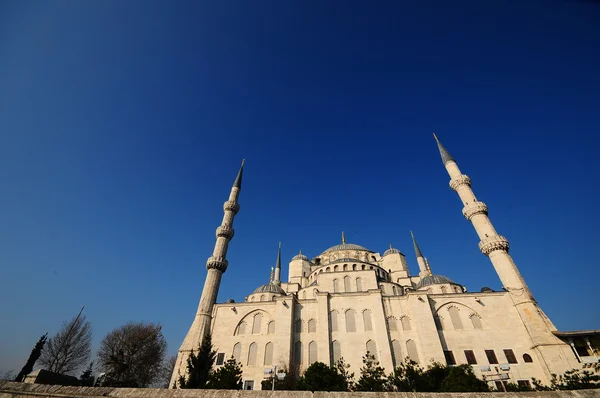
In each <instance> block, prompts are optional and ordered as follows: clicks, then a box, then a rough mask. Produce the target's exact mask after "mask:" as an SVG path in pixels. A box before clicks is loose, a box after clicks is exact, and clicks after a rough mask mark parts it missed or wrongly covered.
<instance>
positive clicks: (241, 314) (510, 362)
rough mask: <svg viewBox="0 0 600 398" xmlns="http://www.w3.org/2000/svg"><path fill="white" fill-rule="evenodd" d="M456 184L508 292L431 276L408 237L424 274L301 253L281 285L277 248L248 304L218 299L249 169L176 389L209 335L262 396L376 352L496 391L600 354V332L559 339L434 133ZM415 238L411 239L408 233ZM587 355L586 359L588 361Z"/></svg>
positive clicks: (388, 364)
mask: <svg viewBox="0 0 600 398" xmlns="http://www.w3.org/2000/svg"><path fill="white" fill-rule="evenodd" d="M435 139H436V141H437V144H438V149H439V151H440V154H441V157H442V162H443V164H444V166H445V168H446V171H447V172H448V174H449V176H450V187H451V188H452V190H454V191H455V192H456V193H457V194H458V196H459V198H460V200H461V202H462V203H463V209H462V212H463V215H464V216H465V218H466V219H467V220H468V221H470V222H471V223H472V224H473V227H474V228H475V231H476V232H477V234H478V236H479V239H480V242H479V250H480V251H481V252H482V253H483V254H484V255H486V256H487V257H489V259H490V261H491V263H492V265H493V266H494V268H495V270H496V272H497V274H498V276H499V278H500V280H501V282H502V285H503V290H502V291H493V290H492V289H489V288H483V289H481V291H478V292H469V291H467V290H466V289H465V287H464V286H462V285H460V283H457V282H454V281H453V280H451V279H449V278H447V277H445V276H442V275H438V274H435V273H434V270H435V266H434V267H433V269H432V267H430V264H429V262H428V261H427V259H426V257H425V256H424V255H423V253H422V251H421V248H420V247H419V245H418V244H417V241H416V239H415V237H414V235H413V236H412V239H413V244H414V251H415V256H416V261H417V263H418V265H419V273H418V275H411V274H410V271H409V268H408V263H407V260H406V257H405V255H404V254H403V253H402V252H400V251H399V250H398V249H395V248H393V247H391V246H390V248H389V249H388V250H386V251H385V252H384V253H383V254H380V253H377V252H375V251H373V250H370V249H368V248H365V247H363V246H360V245H357V244H352V243H347V242H346V240H345V238H344V234H343V233H342V240H341V243H340V244H337V245H334V246H331V247H329V248H328V249H326V250H325V251H323V252H322V253H321V254H319V255H317V256H315V257H313V258H311V259H309V258H308V257H307V256H305V255H304V254H302V253H299V254H298V255H296V256H294V257H293V258H292V259H291V261H290V262H289V265H288V277H287V282H283V281H282V280H281V248H279V251H278V255H277V261H276V264H275V267H274V269H273V270H272V272H271V277H270V280H269V283H266V284H264V285H262V286H260V287H258V288H257V289H255V290H254V291H253V292H252V293H250V294H249V295H248V296H247V297H246V301H245V302H243V303H235V302H232V301H229V302H227V303H222V304H216V297H217V293H218V289H219V284H220V280H221V276H222V274H223V273H224V272H225V270H226V269H227V265H228V264H227V260H226V253H227V247H228V245H229V242H230V241H231V239H232V238H233V235H234V230H233V219H234V216H235V214H237V212H238V210H239V205H238V202H237V200H238V197H239V193H240V190H241V182H242V171H243V163H242V168H240V171H239V173H238V176H237V178H236V180H235V182H234V185H233V187H232V191H231V194H230V196H229V199H228V201H227V202H225V205H224V212H225V215H224V218H223V222H222V224H221V226H219V227H218V228H217V232H216V235H217V242H216V245H215V249H214V252H213V255H212V256H211V257H210V258H209V259H208V261H207V270H208V273H207V278H206V282H205V285H204V289H203V291H202V296H201V299H200V303H199V307H198V311H197V313H196V316H195V319H194V321H193V323H192V326H191V328H190V330H189V332H188V334H187V336H186V338H185V340H184V342H183V344H182V346H181V348H180V350H179V354H178V359H177V364H176V367H175V370H174V372H173V377H172V381H171V384H173V383H174V382H175V381H176V379H177V378H178V376H179V375H181V374H184V373H185V362H186V359H187V357H188V356H189V353H190V352H191V350H192V349H197V347H198V346H199V344H200V343H201V341H202V339H203V338H204V336H206V334H207V333H211V335H212V341H213V344H214V346H215V348H216V349H217V350H218V356H217V364H216V365H217V366H220V365H222V363H223V362H224V360H226V359H227V358H229V357H230V356H232V355H233V356H234V357H235V358H236V359H237V360H238V361H240V362H241V363H242V365H243V372H244V374H243V380H244V388H246V389H260V388H261V381H262V380H263V379H264V378H265V374H266V373H265V372H266V371H267V372H268V371H269V370H272V369H274V368H275V367H276V366H278V367H279V368H282V367H284V368H288V367H289V366H294V367H297V368H298V369H299V370H300V372H301V371H302V370H303V369H306V368H307V367H308V366H309V365H310V364H311V363H313V362H315V361H320V362H324V363H326V364H334V363H336V362H337V360H338V359H340V358H342V357H343V358H344V360H345V362H346V363H348V364H350V366H351V371H353V372H355V374H358V373H359V369H360V367H361V366H362V358H363V356H364V355H365V354H366V353H367V352H369V353H371V354H373V355H375V356H376V358H377V360H378V361H379V362H380V364H381V366H383V367H384V368H385V369H386V372H387V373H391V371H392V370H393V368H394V367H396V366H397V365H398V364H399V363H400V362H402V361H404V360H405V358H407V357H408V358H410V359H412V360H414V361H416V362H418V363H419V364H420V365H421V366H423V367H427V365H429V364H431V363H432V362H440V363H443V364H448V365H454V364H465V363H466V364H471V365H472V366H473V369H474V371H475V373H476V374H477V375H478V377H480V378H482V379H484V380H486V381H487V382H488V383H489V384H490V386H491V387H496V388H498V389H502V385H503V383H506V382H511V383H520V384H528V383H530V382H531V379H532V378H533V377H535V378H536V379H539V380H541V381H542V382H543V383H546V384H547V383H549V379H550V377H551V374H552V373H557V374H562V373H564V372H565V371H566V370H568V369H573V368H581V367H582V365H584V364H586V363H590V362H597V361H598V360H599V359H600V356H599V355H600V350H599V348H600V331H578V332H559V331H557V329H556V327H555V326H554V325H553V324H552V322H551V321H550V319H548V317H547V316H546V315H545V314H544V312H543V311H542V309H541V308H540V307H539V305H538V304H537V302H536V301H535V299H534V298H533V296H532V294H531V292H530V291H529V288H528V287H527V284H526V283H525V281H524V279H523V277H522V276H521V274H520V272H519V270H518V268H517V267H516V265H515V263H514V261H513V259H512V258H511V256H510V254H509V243H508V240H507V239H506V238H504V237H503V236H501V235H499V234H498V232H497V231H496V230H495V229H494V226H493V225H492V223H491V221H490V219H489V218H488V208H487V206H486V205H485V203H483V202H481V201H479V200H478V199H477V198H476V196H475V194H474V193H473V190H472V189H471V180H470V179H469V177H468V176H466V175H464V174H463V173H462V172H461V171H460V169H459V167H458V164H457V162H456V161H455V160H454V159H453V158H452V156H450V154H449V153H448V151H446V149H445V148H444V147H443V146H442V145H441V143H440V142H439V141H438V140H437V137H435ZM411 235H412V232H411ZM586 354H587V355H586Z"/></svg>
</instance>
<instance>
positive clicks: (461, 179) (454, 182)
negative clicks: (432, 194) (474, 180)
mask: <svg viewBox="0 0 600 398" xmlns="http://www.w3.org/2000/svg"><path fill="white" fill-rule="evenodd" d="M461 185H467V186H469V187H470V186H471V179H470V178H469V176H467V175H464V174H461V175H459V176H458V177H456V178H453V179H451V180H450V188H452V190H453V191H456V190H457V189H458V187H460V186H461Z"/></svg>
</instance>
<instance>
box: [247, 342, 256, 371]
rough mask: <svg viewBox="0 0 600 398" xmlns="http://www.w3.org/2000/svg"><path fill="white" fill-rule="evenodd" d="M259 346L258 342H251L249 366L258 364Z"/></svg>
mask: <svg viewBox="0 0 600 398" xmlns="http://www.w3.org/2000/svg"><path fill="white" fill-rule="evenodd" d="M257 349H258V347H257V345H256V343H252V344H250V348H249V349H248V366H256V351H257Z"/></svg>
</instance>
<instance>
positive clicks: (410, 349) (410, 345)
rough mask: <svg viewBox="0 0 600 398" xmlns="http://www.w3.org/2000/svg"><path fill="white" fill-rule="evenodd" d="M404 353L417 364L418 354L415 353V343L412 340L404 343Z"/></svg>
mask: <svg viewBox="0 0 600 398" xmlns="http://www.w3.org/2000/svg"><path fill="white" fill-rule="evenodd" d="M406 352H407V353H408V357H409V358H410V359H411V360H413V361H415V362H416V363H419V353H418V352H417V343H415V341H414V340H407V341H406Z"/></svg>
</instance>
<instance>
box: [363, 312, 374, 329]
mask: <svg viewBox="0 0 600 398" xmlns="http://www.w3.org/2000/svg"><path fill="white" fill-rule="evenodd" d="M362 314H363V325H364V326H365V332H370V331H372V330H373V324H372V323H371V310H364V311H363V313H362Z"/></svg>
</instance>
